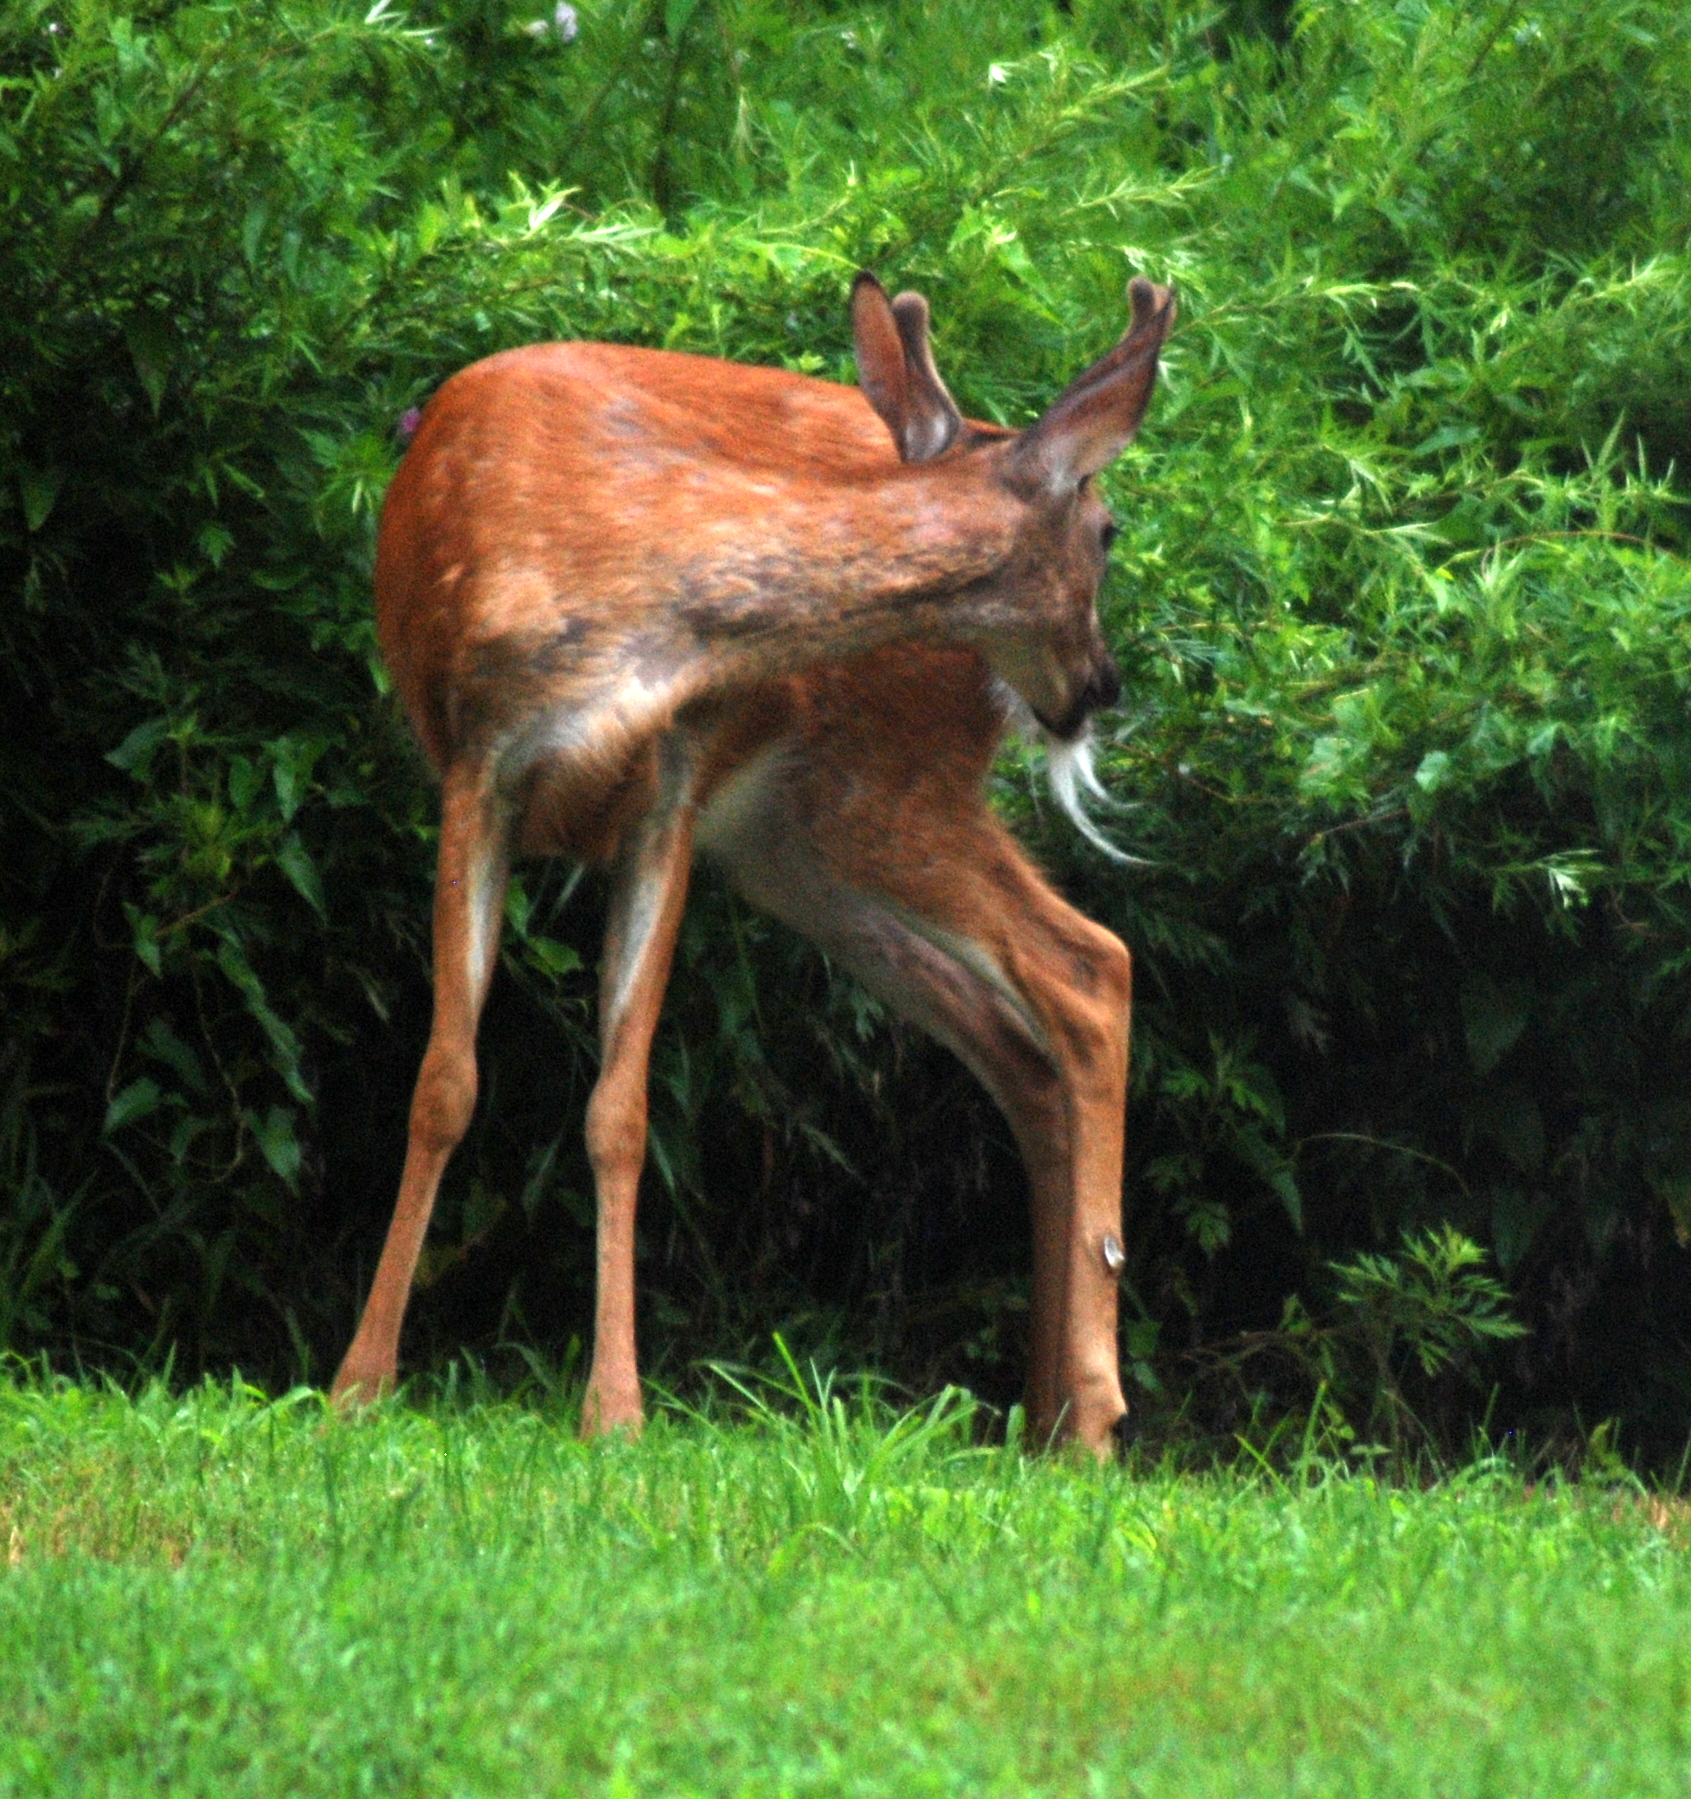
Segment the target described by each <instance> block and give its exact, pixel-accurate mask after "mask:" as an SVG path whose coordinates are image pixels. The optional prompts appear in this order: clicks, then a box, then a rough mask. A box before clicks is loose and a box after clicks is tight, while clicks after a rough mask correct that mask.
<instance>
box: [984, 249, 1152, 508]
mask: <svg viewBox="0 0 1691 1799" xmlns="http://www.w3.org/2000/svg"><path fill="white" fill-rule="evenodd" d="M1127 295H1128V302H1129V304H1130V305H1131V306H1132V309H1133V318H1132V322H1131V323H1130V324H1129V326H1128V328H1127V331H1126V333H1125V334H1124V335H1123V337H1122V340H1121V342H1120V343H1118V344H1117V345H1116V347H1115V348H1114V349H1113V350H1111V351H1110V353H1109V354H1108V355H1107V356H1104V357H1102V358H1100V359H1099V360H1098V361H1097V362H1095V363H1094V364H1093V365H1092V367H1091V368H1089V369H1088V370H1087V371H1086V373H1085V374H1084V375H1081V376H1079V377H1077V378H1076V379H1075V380H1074V381H1072V382H1070V384H1069V386H1068V389H1067V390H1066V391H1065V392H1064V393H1063V394H1062V395H1061V396H1060V397H1059V398H1058V400H1057V401H1056V403H1055V404H1054V405H1053V406H1052V408H1051V410H1050V411H1049V412H1047V413H1046V415H1045V416H1044V417H1043V418H1042V419H1040V421H1039V422H1038V423H1037V424H1035V425H1030V426H1029V427H1028V429H1027V430H1026V431H1024V432H1023V433H1022V435H1021V437H1020V438H1019V439H1018V440H1017V442H1016V446H1015V448H1014V450H1013V451H1012V452H1011V467H1012V468H1014V469H1015V470H1016V471H1017V472H1018V473H1019V474H1020V476H1021V477H1022V479H1024V480H1026V481H1028V482H1030V483H1031V484H1033V485H1034V486H1036V487H1039V488H1043V489H1045V490H1047V491H1049V492H1053V493H1055V492H1057V491H1059V490H1061V489H1063V488H1066V487H1075V486H1078V485H1079V483H1080V482H1082V481H1084V480H1085V479H1086V478H1087V476H1088V475H1095V474H1097V472H1098V471H1099V470H1100V469H1101V468H1103V467H1104V466H1105V465H1106V464H1108V463H1111V462H1113V461H1114V460H1115V459H1116V457H1118V456H1119V455H1120V454H1121V453H1122V451H1123V450H1125V449H1126V448H1127V446H1128V445H1129V444H1130V443H1131V442H1132V441H1133V435H1134V433H1135V432H1136V431H1137V430H1138V429H1139V421H1140V420H1141V419H1142V418H1143V417H1144V416H1145V408H1146V407H1147V406H1149V405H1150V403H1151V393H1152V390H1153V389H1154V388H1155V387H1156V384H1157V356H1158V353H1159V352H1160V351H1161V349H1162V347H1163V339H1164V338H1165V337H1167V336H1168V332H1169V327H1170V326H1171V325H1172V324H1173V323H1174V290H1173V289H1172V288H1167V287H1157V286H1155V285H1154V284H1153V283H1152V282H1149V281H1147V280H1145V278H1144V277H1143V276H1139V277H1137V278H1136V279H1135V280H1133V281H1132V282H1131V283H1129V285H1128V290H1127Z"/></svg>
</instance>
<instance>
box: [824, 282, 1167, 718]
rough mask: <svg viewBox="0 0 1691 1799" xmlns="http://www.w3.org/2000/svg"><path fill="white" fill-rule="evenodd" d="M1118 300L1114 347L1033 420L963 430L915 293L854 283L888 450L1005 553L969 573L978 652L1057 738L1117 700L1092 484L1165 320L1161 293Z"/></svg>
mask: <svg viewBox="0 0 1691 1799" xmlns="http://www.w3.org/2000/svg"><path fill="white" fill-rule="evenodd" d="M1128 299H1129V302H1130V305H1131V307H1132V322H1131V323H1130V324H1129V326H1128V329H1127V332H1126V334H1125V335H1124V336H1123V337H1122V339H1121V341H1120V342H1119V343H1118V344H1117V345H1116V347H1115V348H1114V349H1113V350H1111V351H1110V353H1109V354H1108V355H1107V356H1105V357H1103V358H1102V359H1101V360H1099V361H1098V362H1096V363H1094V364H1093V366H1092V367H1091V368H1089V369H1088V370H1087V371H1086V372H1085V373H1084V374H1083V375H1081V376H1080V377H1079V378H1078V379H1077V380H1075V381H1074V382H1072V383H1071V384H1070V386H1069V387H1068V389H1067V391H1066V392H1064V393H1063V394H1062V395H1061V396H1060V397H1059V398H1058V399H1057V401H1056V402H1055V404H1053V405H1052V406H1051V408H1050V410H1049V411H1047V412H1046V414H1045V415H1044V417H1043V418H1041V419H1040V420H1039V421H1038V422H1037V423H1036V424H1033V425H1030V426H1029V427H1028V428H1027V429H1026V430H1025V431H1021V432H1011V431H1005V430H1003V429H1001V428H999V427H997V426H990V425H978V424H971V423H970V422H968V421H967V420H965V419H964V418H963V416H962V414H961V413H960V412H959V411H958V410H957V406H956V403H955V402H954V401H953V400H952V397H951V395H950V393H949V392H947V390H946V386H945V383H944V382H943V381H942V380H941V379H940V375H939V371H938V369H937V368H936V367H935V366H934V359H933V352H932V350H931V349H930V347H929V344H928V305H927V302H926V301H925V300H924V299H923V298H922V296H921V295H920V294H911V293H906V294H900V295H899V296H898V297H897V299H888V297H887V294H886V291H885V289H884V288H882V286H881V284H880V283H879V282H878V281H877V280H876V279H875V278H874V276H872V275H868V274H863V275H859V276H858V278H857V281H856V283H855V285H854V286H853V288H852V297H851V316H852V332H853V336H854V339H855V342H856V349H857V366H858V379H859V382H860V384H861V386H862V388H863V392H864V394H865V396H866V397H867V398H868V400H869V403H870V404H871V405H872V406H873V407H874V408H875V410H876V412H878V413H879V414H880V416H881V418H882V419H883V420H884V421H885V423H886V425H887V428H888V430H889V431H891V433H892V436H893V441H894V442H895V443H896V444H897V446H898V451H899V455H900V456H901V457H902V458H903V460H904V461H905V462H907V463H919V464H922V465H925V472H926V474H927V476H928V479H929V481H930V483H931V486H932V490H933V499H934V503H935V504H936V505H939V506H943V507H946V508H950V509H954V510H959V509H960V510H961V512H962V513H963V514H965V515H966V516H967V517H968V519H969V520H970V522H971V524H978V527H979V535H980V536H981V537H990V538H991V539H992V541H993V542H994V543H995V544H996V545H998V546H1007V548H1003V549H1000V550H997V551H995V553H994V555H993V557H992V558H991V567H990V570H989V572H987V573H984V574H982V573H980V572H978V571H979V567H980V564H979V561H978V560H974V566H973V568H972V569H971V573H970V577H969V585H970V587H971V588H972V590H973V591H972V594H971V599H972V601H973V605H972V607H971V610H972V611H974V612H976V613H977V614H978V616H980V617H981V618H982V619H983V621H985V622H984V625H983V628H982V631H981V634H980V640H979V643H980V648H981V650H982V652H983V653H984V654H985V656H986V658H987V660H988V661H989V662H990V663H991V665H992V668H993V670H994V672H995V673H996V674H998V675H999V676H1000V677H1001V678H1002V679H1003V680H1004V681H1006V682H1008V683H1009V685H1010V686H1011V687H1013V688H1014V689H1015V691H1016V692H1017V693H1018V694H1019V695H1020V696H1021V697H1022V699H1023V700H1024V701H1026V703H1027V705H1028V706H1029V708H1030V709H1031V710H1032V712H1033V714H1034V716H1035V718H1037V719H1038V720H1039V722H1040V724H1041V725H1042V726H1043V727H1044V729H1045V730H1046V731H1047V732H1048V733H1049V734H1050V735H1051V736H1052V737H1055V738H1057V739H1059V740H1061V741H1065V742H1066V741H1070V740H1072V739H1074V738H1076V737H1078V736H1079V735H1080V733H1081V732H1082V731H1083V730H1084V728H1085V725H1086V721H1087V719H1088V718H1089V717H1090V716H1091V715H1092V713H1094V712H1096V711H1098V710H1100V709H1101V708H1104V707H1107V706H1112V705H1114V704H1115V702H1116V700H1117V699H1118V698H1119V697H1120V694H1121V674H1120V671H1119V670H1118V668H1117V667H1116V662H1115V658H1114V657H1113V656H1112V655H1111V654H1110V651H1109V646H1108V645H1107V644H1106V643H1105V642H1104V636H1103V632H1102V631H1101V629H1100V628H1099V624H1098V611H1097V597H1098V588H1099V586H1100V584H1101V583H1102V581H1103V578H1104V567H1105V562H1106V559H1107V557H1108V554H1109V548H1110V541H1111V539H1112V538H1113V537H1114V536H1115V530H1116V528H1115V525H1114V523H1113V522H1112V521H1111V518H1110V515H1109V512H1108V511H1107V510H1106V508H1105V506H1104V503H1103V501H1102V500H1100V499H1099V498H1098V496H1097V494H1096V493H1095V492H1094V491H1093V477H1094V476H1095V475H1096V474H1097V473H1098V472H1099V470H1100V469H1102V468H1104V467H1106V466H1107V465H1108V464H1109V463H1111V462H1113V461H1114V460H1115V458H1116V457H1117V456H1119V455H1120V454H1121V452H1122V451H1123V450H1124V449H1126V447H1127V446H1128V444H1129V443H1131V442H1132V440H1133V436H1134V433H1135V432H1136V431H1137V430H1138V429H1139V421H1140V420H1141V419H1142V418H1143V417H1144V415H1145V408H1146V406H1147V405H1148V404H1149V403H1150V398H1151V392H1152V389H1153V387H1154V386H1155V384H1156V378H1157V355H1158V352H1159V351H1160V350H1161V348H1162V343H1163V339H1164V338H1165V337H1166V336H1167V335H1168V331H1169V327H1170V326H1171V325H1172V324H1173V322H1174V312H1175V307H1174V295H1173V293H1172V291H1171V290H1170V289H1168V288H1166V287H1158V286H1156V285H1154V284H1153V283H1152V282H1150V281H1147V280H1145V279H1144V278H1143V277H1138V278H1136V279H1135V280H1134V281H1133V282H1132V283H1130V285H1129V287H1128ZM965 535H968V536H973V535H975V533H974V532H972V531H971V532H968V533H965ZM972 560H973V559H972Z"/></svg>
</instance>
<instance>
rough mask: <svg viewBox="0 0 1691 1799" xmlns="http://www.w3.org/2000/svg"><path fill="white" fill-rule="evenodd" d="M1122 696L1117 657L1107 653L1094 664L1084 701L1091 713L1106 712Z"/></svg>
mask: <svg viewBox="0 0 1691 1799" xmlns="http://www.w3.org/2000/svg"><path fill="white" fill-rule="evenodd" d="M1120 698H1121V670H1120V668H1118V667H1117V666H1116V659H1115V657H1114V656H1111V655H1109V654H1108V653H1106V654H1104V655H1102V656H1100V657H1099V658H1098V660H1097V661H1096V662H1095V663H1093V665H1092V676H1091V679H1090V680H1088V682H1087V683H1086V692H1085V694H1084V696H1083V701H1082V703H1083V704H1084V705H1085V707H1086V710H1087V711H1088V712H1089V713H1091V712H1104V711H1107V710H1108V709H1109V708H1110V707H1111V706H1113V705H1114V704H1115V703H1116V701H1117V700H1119V699H1120Z"/></svg>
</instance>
